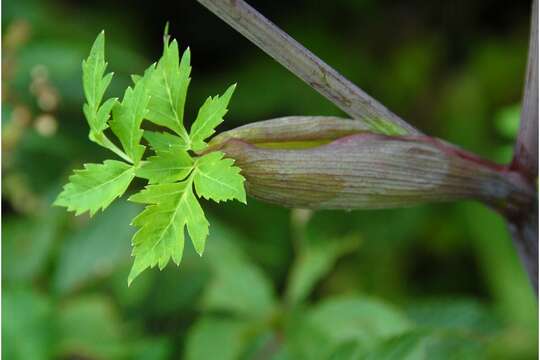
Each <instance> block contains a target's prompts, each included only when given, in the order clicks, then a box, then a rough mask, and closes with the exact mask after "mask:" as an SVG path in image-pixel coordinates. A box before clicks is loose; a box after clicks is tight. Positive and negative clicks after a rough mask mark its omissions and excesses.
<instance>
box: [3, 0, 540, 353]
mask: <svg viewBox="0 0 540 360" xmlns="http://www.w3.org/2000/svg"><path fill="white" fill-rule="evenodd" d="M252 5H254V6H255V7H257V8H258V9H259V10H260V11H261V12H263V13H264V14H265V15H267V16H268V17H270V18H271V19H272V20H274V21H275V22H276V23H278V24H279V25H280V26H281V27H283V28H284V29H286V30H287V31H288V32H289V33H290V34H292V35H293V36H294V37H295V38H296V39H298V40H299V41H300V42H301V43H303V44H304V45H306V46H307V47H308V48H310V49H311V50H312V51H314V52H315V53H316V54H317V55H319V56H320V57H321V58H322V59H324V60H325V61H327V62H328V63H330V64H331V65H332V66H334V67H335V68H336V69H337V70H339V71H340V72H342V73H343V74H344V75H345V76H346V77H348V78H350V79H351V80H352V81H353V82H355V83H357V84H358V85H359V86H361V87H362V88H363V89H364V90H366V91H367V92H368V93H370V94H371V95H372V96H374V97H375V98H377V99H379V100H380V101H381V102H382V103H384V104H385V105H386V106H388V107H389V108H390V109H392V110H393V111H395V112H396V113H398V114H399V115H401V116H402V117H403V118H405V119H408V120H409V121H410V122H411V123H413V124H414V125H415V126H417V127H419V128H420V129H422V130H423V131H425V132H426V133H428V134H432V135H434V136H438V137H441V138H444V139H447V140H450V141H452V142H455V143H457V144H459V145H460V146H462V147H464V148H466V149H468V150H471V151H475V152H477V153H479V154H481V155H482V156H484V157H487V158H490V159H492V160H495V161H498V162H507V161H509V159H510V158H511V155H512V144H513V141H514V138H515V136H516V132H517V127H518V121H519V111H520V110H519V103H520V98H521V92H522V86H523V79H524V71H525V65H526V53H527V41H528V26H529V5H530V4H529V2H528V1H513V2H507V1H503V0H498V1H466V0H457V1H449V2H437V1H420V0H415V1H406V2H405V1H403V2H399V3H397V2H394V1H390V0H386V1H376V0H357V1H354V0H335V1H325V2H315V1H299V0H295V1H287V2H285V1H262V0H257V1H255V0H253V1H252ZM2 10H3V18H2V20H3V22H2V40H3V45H2V46H3V48H2V50H3V56H2V70H3V78H2V90H3V97H2V150H3V156H2V212H3V224H2V239H3V241H2V295H3V299H2V334H3V341H2V342H3V343H2V345H3V346H2V355H3V356H4V358H5V359H8V360H12V359H14V360H17V359H24V360H27V359H31V360H39V359H156V360H157V359H178V358H183V359H191V360H198V359H225V360H226V359H280V360H284V359H483V358H488V359H535V358H537V357H538V353H537V349H538V310H537V302H536V298H535V296H534V295H533V293H532V291H531V289H530V286H529V284H528V281H527V279H526V276H525V274H524V272H523V270H522V269H521V267H520V264H519V262H518V259H517V257H516V254H515V251H514V248H513V245H512V243H511V240H510V238H509V236H508V233H507V231H506V228H505V225H504V223H503V221H502V219H501V218H500V217H499V216H498V215H496V214H495V213H494V212H492V211H490V210H489V209H487V208H485V207H483V206H481V205H480V204H476V203H456V204H438V205H424V206H419V207H414V208H410V209H396V210H384V211H353V212H338V211H335V212H332V211H324V212H323V211H321V212H315V213H313V212H309V211H304V210H289V209H284V208H279V207H276V206H271V205H268V204H264V203H260V202H257V201H256V200H254V199H248V206H247V207H246V206H243V205H241V204H239V203H234V204H233V203H231V204H224V205H221V204H220V205H219V206H215V205H214V204H211V203H204V204H203V206H204V207H205V209H207V211H208V214H209V220H210V224H211V227H210V238H209V241H208V243H207V247H206V253H205V255H204V256H203V257H202V258H199V257H198V256H197V255H195V252H194V250H193V248H192V247H191V245H187V249H186V251H185V254H184V260H183V262H182V264H181V266H180V268H176V267H175V266H169V267H168V268H166V269H165V270H164V271H163V272H159V271H157V270H151V271H146V272H145V273H144V274H143V275H142V276H141V277H140V278H138V279H137V280H136V281H135V282H134V284H133V285H132V286H131V287H130V288H128V287H127V281H126V279H127V274H128V271H129V268H130V238H131V235H132V234H133V231H134V228H133V227H130V226H129V223H130V220H131V219H132V218H133V217H134V215H135V214H136V213H137V212H139V211H140V210H141V209H140V208H139V207H138V206H137V205H134V204H131V203H128V202H127V201H126V200H125V198H126V196H125V197H124V198H123V199H121V200H119V201H117V202H116V203H115V204H113V205H112V206H111V207H110V208H108V209H107V210H106V211H105V212H104V213H100V214H98V215H96V216H95V217H94V218H92V219H90V218H89V217H87V216H80V217H74V216H73V215H72V214H69V213H67V212H66V211H65V210H64V209H60V208H51V207H50V204H51V202H52V200H53V199H54V198H55V196H56V195H57V194H58V193H59V191H60V189H61V186H62V185H63V184H64V183H65V182H66V180H67V177H68V175H69V174H70V172H71V170H72V169H73V168H79V167H81V165H82V164H83V163H85V162H97V161H101V160H103V159H104V158H105V156H106V155H107V153H106V152H105V151H104V150H102V149H100V148H99V147H98V146H95V145H94V144H92V143H90V141H89V140H88V139H87V132H88V129H87V125H86V122H85V120H84V118H83V115H82V111H81V107H82V102H83V98H82V85H81V79H80V78H81V69H80V64H81V60H82V59H83V58H84V57H86V56H87V53H88V51H89V49H90V46H91V44H92V41H93V40H94V38H95V36H96V35H97V33H98V32H99V31H100V30H101V29H105V30H106V33H107V45H106V54H107V58H108V59H109V69H110V70H112V71H114V72H115V74H116V75H115V79H114V80H113V85H112V88H111V89H110V91H109V95H110V96H120V95H121V92H122V89H123V88H124V87H125V86H127V84H128V83H129V75H130V74H132V73H140V72H142V70H143V69H144V68H145V67H146V66H147V65H148V64H149V63H150V62H153V61H155V60H156V59H157V58H158V57H159V55H160V53H161V45H162V41H161V34H162V31H163V27H164V24H165V22H166V21H170V23H171V33H172V35H173V36H174V37H176V38H177V39H178V40H179V42H180V44H182V47H185V46H188V45H189V46H190V48H191V50H192V63H193V74H192V75H193V76H192V78H193V80H192V85H191V88H190V93H189V98H188V102H187V109H186V118H187V119H188V124H189V119H193V115H194V113H195V111H196V109H197V108H198V106H199V105H200V104H201V103H202V102H203V100H204V98H205V97H206V96H208V95H214V94H216V93H221V92H223V90H224V89H225V88H226V86H227V85H228V84H230V83H233V82H238V88H237V91H236V94H235V96H234V97H233V100H232V103H231V107H230V108H231V109H230V112H229V114H228V115H227V119H226V121H225V123H224V124H223V125H222V128H221V129H222V130H224V129H227V128H231V127H236V126H238V125H241V124H245V123H249V122H252V121H257V120H263V119H268V118H272V117H278V116H284V115H343V114H342V113H341V112H340V111H339V110H338V109H337V108H336V107H334V106H333V105H332V104H331V103H329V102H328V101H326V100H325V99H324V98H322V97H321V96H320V95H318V94H317V93H316V92H315V91H313V90H312V89H310V88H309V87H308V86H307V85H305V84H303V83H302V82H301V81H299V80H298V79H296V78H295V77H294V76H293V75H291V74H289V73H288V72H287V71H286V70H285V69H283V68H282V67H281V66H280V65H278V64H277V63H275V62H274V61H273V60H271V59H270V58H269V57H268V56H266V55H265V54H263V53H262V52H261V51H260V50H259V49H258V48H256V47H255V46H254V45H252V44H251V43H249V42H248V41H247V40H246V39H244V38H243V37H242V36H241V35H239V34H237V33H236V32H235V31H233V30H232V29H231V28H229V27H228V26H227V25H225V24H224V23H223V22H222V21H221V20H219V19H218V18H216V17H215V16H214V15H213V14H211V13H210V12H209V11H207V10H206V9H204V8H203V7H202V6H200V5H199V4H197V3H196V2H195V1H175V2H155V1H154V2H150V1H104V0H100V1H80V0H79V1H67V0H63V1H62V0H46V1H45V0H7V1H4V2H3V5H2ZM135 185H136V186H137V187H140V186H142V185H143V183H142V182H140V183H137V184H135ZM128 192H129V191H128ZM187 243H189V242H187Z"/></svg>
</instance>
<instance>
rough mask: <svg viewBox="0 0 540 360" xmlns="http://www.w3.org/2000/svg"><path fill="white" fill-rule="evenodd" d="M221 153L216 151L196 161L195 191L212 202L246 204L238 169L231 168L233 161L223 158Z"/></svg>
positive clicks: (242, 180) (241, 178) (242, 179)
mask: <svg viewBox="0 0 540 360" xmlns="http://www.w3.org/2000/svg"><path fill="white" fill-rule="evenodd" d="M223 156H224V154H223V153H222V152H219V151H216V152H211V153H209V154H207V155H204V156H203V157H201V158H200V159H199V160H197V165H196V170H195V189H196V190H197V194H198V195H199V196H200V197H204V198H205V199H212V200H214V201H217V202H220V201H227V200H233V199H237V200H239V201H241V202H243V203H244V204H245V203H246V191H245V190H244V180H245V179H244V178H243V177H242V175H240V168H238V167H236V166H233V164H234V160H232V159H228V158H225V159H224V158H223Z"/></svg>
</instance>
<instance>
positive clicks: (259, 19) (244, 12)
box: [198, 0, 420, 135]
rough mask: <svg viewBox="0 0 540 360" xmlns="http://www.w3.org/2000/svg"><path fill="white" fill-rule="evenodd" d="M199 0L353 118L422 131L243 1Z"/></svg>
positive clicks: (375, 125) (409, 130) (417, 132)
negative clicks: (387, 122) (386, 122)
mask: <svg viewBox="0 0 540 360" xmlns="http://www.w3.org/2000/svg"><path fill="white" fill-rule="evenodd" d="M198 1H199V2H200V3H201V4H202V5H204V6H205V7H207V8H208V9H209V10H210V11H212V12H213V13H214V14H215V15H217V16H218V17H220V18H221V19H222V20H223V21H225V22H226V23H227V24H229V25H230V26H232V27H233V28H234V29H235V30H237V31H238V32H240V33H241V34H242V35H244V36H245V37H246V38H248V39H249V40H251V41H252V42H253V43H254V44H255V45H257V46H258V47H260V48H261V49H262V50H263V51H265V52H266V53H267V54H268V55H270V56H271V57H272V58H274V59H275V60H276V61H277V62H279V63H280V64H281V65H283V66H284V67H286V68H287V69H288V70H289V71H291V72H292V73H293V74H295V75H296V76H298V77H299V78H300V79H302V80H303V81H305V82H306V83H307V84H308V85H309V86H311V87H312V88H314V89H315V90H317V91H318V92H319V93H321V95H323V96H324V97H326V98H327V99H328V100H330V101H332V102H333V103H334V104H335V105H337V106H338V107H339V108H340V109H341V110H343V111H344V112H345V113H347V114H349V115H350V116H351V117H352V118H354V119H361V120H364V121H365V122H366V123H368V124H370V125H372V126H373V127H374V128H377V127H378V126H379V124H380V122H379V121H380V119H381V118H383V119H385V120H387V121H389V122H391V123H392V124H394V125H395V126H397V127H398V128H401V129H403V130H404V133H406V134H410V135H418V134H420V131H419V130H417V129H415V128H414V127H413V126H412V125H410V124H408V123H407V122H406V121H404V120H403V119H401V118H400V117H399V116H397V115H396V114H394V113H392V112H391V111H390V110H388V109H387V108H386V107H385V106H384V105H382V104H381V103H379V102H378V101H377V100H375V99H374V98H372V97H371V96H369V95H368V94H366V93H365V92H364V91H363V90H362V89H360V88H359V87H357V86H356V85H354V84H353V83H352V82H350V81H349V80H347V79H346V78H344V77H343V76H342V75H340V74H339V73H338V72H337V71H336V70H334V69H333V68H332V67H330V66H329V65H328V64H326V63H325V62H324V61H322V60H321V59H319V58H318V57H317V56H316V55H315V54H313V53H312V52H311V51H309V50H308V49H306V48H305V47H303V46H302V45H301V44H300V43H298V42H297V41H296V40H294V39H293V38H292V37H290V36H289V35H287V33H285V32H284V31H282V30H281V29H279V28H278V27H277V26H276V25H275V24H273V23H272V22H271V21H270V20H268V19H267V18H265V17H264V16H263V15H261V14H260V13H259V12H258V11H257V10H255V9H254V8H252V7H251V6H250V5H248V4H247V3H246V2H244V1H243V0H198ZM378 120H379V121H378Z"/></svg>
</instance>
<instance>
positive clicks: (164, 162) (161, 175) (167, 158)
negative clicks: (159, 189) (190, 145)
mask: <svg viewBox="0 0 540 360" xmlns="http://www.w3.org/2000/svg"><path fill="white" fill-rule="evenodd" d="M192 168H193V160H192V159H191V157H190V156H189V155H188V153H187V152H185V151H180V152H172V151H160V152H158V153H157V155H156V156H152V157H150V158H148V161H146V162H145V163H144V164H143V165H142V166H141V168H140V169H138V170H137V172H136V174H137V176H139V177H142V178H145V179H148V180H149V182H150V184H153V183H167V182H173V181H178V180H183V179H184V178H185V177H186V176H187V175H188V174H189V172H190V171H191V169H192Z"/></svg>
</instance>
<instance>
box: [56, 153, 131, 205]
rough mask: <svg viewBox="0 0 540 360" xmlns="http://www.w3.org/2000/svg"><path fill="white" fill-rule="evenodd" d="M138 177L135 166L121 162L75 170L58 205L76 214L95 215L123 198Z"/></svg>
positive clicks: (107, 162) (106, 161)
mask: <svg viewBox="0 0 540 360" xmlns="http://www.w3.org/2000/svg"><path fill="white" fill-rule="evenodd" d="M134 176H135V174H134V169H133V167H132V166H130V165H128V164H126V163H123V162H121V161H116V160H105V162H104V163H103V164H85V165H84V169H82V170H75V174H74V175H72V176H70V177H69V183H68V184H67V185H65V186H64V190H63V191H62V192H61V193H60V195H58V198H57V199H56V201H55V202H54V205H57V206H65V207H67V209H68V210H69V211H75V215H79V214H82V213H83V212H86V211H89V212H90V215H94V214H95V213H96V211H98V210H99V209H105V208H106V207H107V206H109V205H110V204H111V202H112V201H113V200H114V199H116V198H117V197H120V196H122V194H123V193H124V192H125V191H126V189H127V187H128V185H129V183H130V182H131V180H133V177H134Z"/></svg>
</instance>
